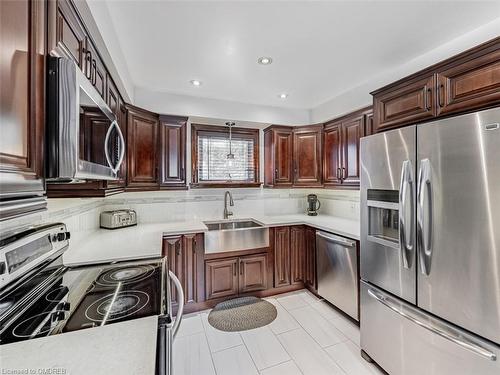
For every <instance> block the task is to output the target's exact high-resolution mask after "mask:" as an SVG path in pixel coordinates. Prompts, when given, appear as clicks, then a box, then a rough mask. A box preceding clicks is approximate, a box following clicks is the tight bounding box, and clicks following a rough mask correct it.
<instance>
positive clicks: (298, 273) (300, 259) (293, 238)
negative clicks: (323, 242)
mask: <svg viewBox="0 0 500 375" xmlns="http://www.w3.org/2000/svg"><path fill="white" fill-rule="evenodd" d="M305 245H306V241H305V227H304V226H302V225H299V226H293V227H291V228H290V257H291V262H290V269H291V272H290V273H291V283H292V284H300V283H303V282H304V271H305V264H306V263H305V262H306V249H305Z"/></svg>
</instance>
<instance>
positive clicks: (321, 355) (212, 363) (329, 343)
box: [173, 290, 382, 375]
mask: <svg viewBox="0 0 500 375" xmlns="http://www.w3.org/2000/svg"><path fill="white" fill-rule="evenodd" d="M266 299H267V300H268V301H269V302H271V303H272V304H274V305H275V306H276V309H277V310H278V316H277V318H276V320H275V321H274V322H272V323H271V324H269V325H268V326H265V327H262V328H257V329H253V330H249V331H242V332H234V333H228V332H222V331H219V330H217V329H215V328H213V327H212V326H210V324H209V323H208V312H207V311H204V312H200V313H197V314H191V315H187V316H185V317H184V319H183V321H182V324H181V327H180V330H179V334H178V336H177V338H176V340H175V343H174V358H173V364H174V375H205V374H207V375H208V374H210V375H213V374H217V375H226V374H228V375H236V374H238V375H243V374H252V375H253V374H256V375H258V374H261V375H281V374H283V375H295V374H303V375H321V374H330V375H335V374H341V375H373V374H376V375H380V374H382V372H381V371H380V370H378V369H377V368H376V367H375V366H374V365H371V364H369V363H367V362H366V361H365V360H364V359H362V358H361V356H360V354H359V353H360V349H359V328H358V327H357V326H356V325H355V324H353V323H352V322H351V321H350V320H348V319H347V318H345V317H344V316H343V315H342V314H340V313H339V312H338V311H336V310H335V309H333V308H332V307H331V306H329V305H328V304H327V303H326V302H324V301H322V300H319V299H318V298H316V297H315V296H314V295H313V294H311V293H309V292H308V291H306V290H300V291H298V292H293V293H287V294H282V295H278V296H275V297H270V298H266Z"/></svg>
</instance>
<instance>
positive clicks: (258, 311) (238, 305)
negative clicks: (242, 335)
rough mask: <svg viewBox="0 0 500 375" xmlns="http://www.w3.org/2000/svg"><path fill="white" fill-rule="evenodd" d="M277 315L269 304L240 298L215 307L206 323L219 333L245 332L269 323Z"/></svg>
mask: <svg viewBox="0 0 500 375" xmlns="http://www.w3.org/2000/svg"><path fill="white" fill-rule="evenodd" d="M277 314H278V312H277V311H276V307H274V305H273V304H272V303H270V302H267V301H264V300H262V299H260V298H256V297H241V298H235V299H232V300H229V301H224V302H221V303H219V304H218V305H217V306H215V307H214V308H213V309H212V311H210V314H209V315H208V322H209V323H210V325H211V326H212V327H214V328H217V329H219V330H221V331H226V332H235V331H246V330H249V329H254V328H259V327H263V326H265V325H267V324H269V323H271V322H272V321H273V320H274V319H276V315H277Z"/></svg>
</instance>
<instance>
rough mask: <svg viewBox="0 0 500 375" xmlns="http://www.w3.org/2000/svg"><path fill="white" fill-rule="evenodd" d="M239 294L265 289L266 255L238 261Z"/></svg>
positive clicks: (243, 258) (248, 257)
mask: <svg viewBox="0 0 500 375" xmlns="http://www.w3.org/2000/svg"><path fill="white" fill-rule="evenodd" d="M239 274H240V280H239V291H240V293H247V292H255V291H257V290H264V289H267V287H268V286H267V255H266V254H257V255H248V256H244V257H241V258H240V260H239Z"/></svg>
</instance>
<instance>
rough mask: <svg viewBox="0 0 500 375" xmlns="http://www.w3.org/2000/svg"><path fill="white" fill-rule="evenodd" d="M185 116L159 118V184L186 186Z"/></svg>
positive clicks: (163, 185)
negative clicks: (179, 117)
mask: <svg viewBox="0 0 500 375" xmlns="http://www.w3.org/2000/svg"><path fill="white" fill-rule="evenodd" d="M186 121H187V119H186V118H181V119H175V118H161V119H160V169H161V171H160V185H161V186H162V187H173V188H175V187H183V186H186V151H185V150H186Z"/></svg>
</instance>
